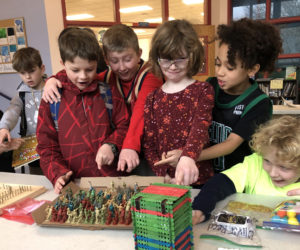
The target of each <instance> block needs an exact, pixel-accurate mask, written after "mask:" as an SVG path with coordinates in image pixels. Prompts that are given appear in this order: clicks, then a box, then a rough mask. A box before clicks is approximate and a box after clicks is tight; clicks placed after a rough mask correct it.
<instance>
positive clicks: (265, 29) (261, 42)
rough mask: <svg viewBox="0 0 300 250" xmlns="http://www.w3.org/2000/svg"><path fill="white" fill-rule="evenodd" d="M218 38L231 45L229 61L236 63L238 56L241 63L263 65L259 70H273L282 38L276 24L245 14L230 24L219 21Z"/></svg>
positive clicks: (249, 65)
mask: <svg viewBox="0 0 300 250" xmlns="http://www.w3.org/2000/svg"><path fill="white" fill-rule="evenodd" d="M217 39H218V40H219V41H220V46H221V45H222V44H227V45H228V62H229V64H230V65H232V66H236V63H235V60H236V58H238V59H240V60H241V62H242V67H243V68H245V69H252V68H253V67H254V66H255V65H256V64H259V65H260V69H259V71H261V72H272V71H273V70H274V68H275V61H276V59H277V57H278V55H279V54H280V53H281V51H282V39H281V37H280V32H279V30H278V29H277V27H276V26H274V25H272V24H270V23H267V22H264V21H260V20H251V19H248V18H243V19H240V20H238V21H233V22H232V23H231V24H230V25H224V24H222V25H219V26H218V29H217Z"/></svg>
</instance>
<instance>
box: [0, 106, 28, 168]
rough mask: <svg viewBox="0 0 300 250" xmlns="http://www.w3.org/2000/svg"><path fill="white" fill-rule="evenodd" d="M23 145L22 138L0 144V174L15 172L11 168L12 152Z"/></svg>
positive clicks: (0, 114)
mask: <svg viewBox="0 0 300 250" xmlns="http://www.w3.org/2000/svg"><path fill="white" fill-rule="evenodd" d="M2 116H3V112H2V110H0V119H1V118H2ZM23 143H24V140H23V139H22V138H11V141H10V142H5V143H1V144H0V162H1V167H0V172H12V173H14V172H15V171H14V169H13V168H12V153H13V150H16V149H18V148H19V147H20V146H21V145H22V144H23Z"/></svg>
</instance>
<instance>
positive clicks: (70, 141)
mask: <svg viewBox="0 0 300 250" xmlns="http://www.w3.org/2000/svg"><path fill="white" fill-rule="evenodd" d="M58 43H59V50H60V55H61V60H62V65H63V67H64V71H62V72H61V74H60V75H59V80H60V82H61V84H62V94H61V102H60V106H59V112H58V119H57V122H58V129H56V128H55V126H54V120H53V118H52V116H51V112H50V105H49V104H47V103H45V102H44V101H42V102H41V107H40V111H39V122H38V128H37V138H38V146H37V151H38V153H39V155H40V157H41V158H40V160H41V167H42V169H43V171H44V174H45V175H46V177H47V178H48V179H49V180H50V181H51V182H52V183H53V185H54V189H55V192H56V193H59V192H60V191H61V189H62V187H63V186H64V185H65V184H66V183H67V182H68V181H69V179H70V178H71V176H72V177H74V178H79V177H84V176H90V177H93V176H117V175H119V174H118V172H117V171H116V170H117V169H116V164H114V163H113V162H114V159H115V156H116V153H117V149H120V148H121V146H122V142H123V139H124V136H125V134H126V131H127V128H128V121H129V120H128V112H127V109H126V106H125V103H124V101H123V99H122V98H121V96H120V95H119V94H118V92H116V91H114V90H113V89H112V90H111V91H112V106H113V107H112V110H111V109H110V111H112V115H111V119H110V116H109V112H108V110H107V107H108V106H109V103H107V101H106V100H105V98H103V97H102V96H103V95H104V94H105V93H106V91H107V89H108V86H107V85H106V84H104V83H100V82H99V81H98V79H97V74H96V68H97V61H98V60H99V58H98V57H99V52H98V49H99V44H98V41H97V39H96V37H95V36H94V35H93V34H91V33H90V32H89V31H87V30H84V29H78V28H72V29H68V30H65V31H62V32H61V34H60V36H59V39H58ZM104 100H105V101H104ZM106 106H107V107H106ZM110 107H111V106H110ZM110 120H111V121H112V123H113V125H114V129H113V128H112V127H111V126H110ZM110 165H111V166H110Z"/></svg>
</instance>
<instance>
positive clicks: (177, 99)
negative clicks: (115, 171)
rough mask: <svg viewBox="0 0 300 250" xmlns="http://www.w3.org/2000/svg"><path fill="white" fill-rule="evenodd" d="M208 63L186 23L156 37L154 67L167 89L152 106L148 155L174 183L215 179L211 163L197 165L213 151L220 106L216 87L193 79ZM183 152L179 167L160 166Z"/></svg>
mask: <svg viewBox="0 0 300 250" xmlns="http://www.w3.org/2000/svg"><path fill="white" fill-rule="evenodd" d="M203 58H204V51H203V47H202V45H201V43H200V42H199V39H198V36H197V34H196V32H195V31H194V29H193V27H192V25H191V24H190V23H189V22H187V21H185V20H174V21H169V22H165V23H164V24H162V25H161V26H160V27H159V28H158V29H157V31H156V32H155V34H154V36H153V39H152V44H151V50H150V62H151V63H152V65H153V70H154V72H155V73H156V74H157V75H158V76H163V77H164V79H165V83H164V84H163V85H162V87H161V88H159V89H157V90H155V91H153V92H152V93H151V94H150V95H148V97H147V100H146V105H145V114H144V119H145V138H144V148H145V151H144V152H145V156H146V159H147V160H148V163H149V164H150V166H151V168H152V170H153V171H154V172H155V174H156V175H159V176H165V178H166V180H169V181H171V182H172V183H177V184H184V185H190V184H192V183H194V184H203V183H204V182H205V181H207V180H208V179H209V178H210V177H211V176H212V175H213V169H212V165H211V164H210V162H209V161H203V162H201V164H199V163H197V164H196V162H195V161H196V160H197V158H198V157H199V155H200V153H201V151H202V149H203V148H205V147H207V146H208V142H209V138H208V127H209V126H210V124H211V120H212V108H213V104H214V91H213V87H212V86H211V85H209V84H208V83H205V82H198V81H195V80H194V79H193V78H192V76H193V75H195V74H197V72H199V71H200V69H201V67H202V66H203ZM178 148H180V149H181V150H182V154H181V156H180V159H179V162H178V163H177V164H176V165H174V166H170V165H167V164H165V165H162V166H155V165H154V163H155V162H157V161H159V159H160V156H161V155H162V154H163V153H164V152H168V151H170V150H173V149H178ZM174 177H175V178H174ZM170 179H171V180H170Z"/></svg>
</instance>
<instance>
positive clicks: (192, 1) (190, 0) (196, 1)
mask: <svg viewBox="0 0 300 250" xmlns="http://www.w3.org/2000/svg"><path fill="white" fill-rule="evenodd" d="M182 2H183V3H184V4H186V5H191V4H199V3H203V2H204V0H182Z"/></svg>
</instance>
